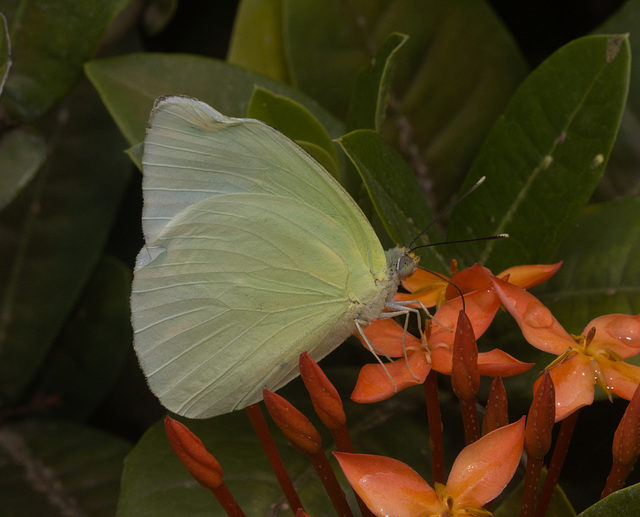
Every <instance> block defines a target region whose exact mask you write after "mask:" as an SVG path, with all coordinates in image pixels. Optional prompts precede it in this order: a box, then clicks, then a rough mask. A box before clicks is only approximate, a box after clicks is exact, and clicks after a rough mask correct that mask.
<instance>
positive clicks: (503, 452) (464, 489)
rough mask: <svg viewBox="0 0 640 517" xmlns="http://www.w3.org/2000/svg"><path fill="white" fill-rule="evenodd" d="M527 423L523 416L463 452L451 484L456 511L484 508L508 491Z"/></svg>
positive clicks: (448, 488)
mask: <svg viewBox="0 0 640 517" xmlns="http://www.w3.org/2000/svg"><path fill="white" fill-rule="evenodd" d="M524 422H525V419H524V417H522V418H521V419H520V420H518V421H517V422H514V423H513V424H510V425H507V426H505V427H500V428H499V429H496V430H495V431H491V432H490V433H489V434H487V435H485V436H483V437H482V438H480V439H479V440H478V441H476V442H474V443H472V444H471V445H468V446H467V447H465V448H464V449H462V452H461V453H460V454H459V455H458V457H457V458H456V461H455V462H454V464H453V466H452V467H451V473H450V474H449V480H448V481H447V493H448V494H449V495H450V496H451V497H453V500H454V501H455V507H456V509H460V508H464V507H466V506H483V505H485V504H486V503H488V502H489V501H491V500H492V499H494V498H495V497H497V496H498V495H499V494H500V493H501V492H502V491H503V490H504V487H506V486H507V483H509V481H510V480H511V478H512V477H513V475H514V473H515V471H516V468H517V467H518V463H519V462H520V455H521V454H522V448H523V446H524Z"/></svg>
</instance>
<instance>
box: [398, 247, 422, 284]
mask: <svg viewBox="0 0 640 517" xmlns="http://www.w3.org/2000/svg"><path fill="white" fill-rule="evenodd" d="M417 267H418V260H417V259H416V256H415V255H414V254H413V253H411V254H407V253H405V254H404V255H402V256H401V257H400V258H399V259H398V263H397V265H396V271H397V273H398V277H399V278H400V279H401V280H404V279H405V278H407V277H409V276H411V275H413V273H415V271H416V269H417Z"/></svg>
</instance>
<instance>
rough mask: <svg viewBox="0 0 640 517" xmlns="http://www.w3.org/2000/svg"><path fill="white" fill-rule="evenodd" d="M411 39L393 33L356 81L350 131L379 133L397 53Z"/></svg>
mask: <svg viewBox="0 0 640 517" xmlns="http://www.w3.org/2000/svg"><path fill="white" fill-rule="evenodd" d="M407 39H408V36H405V35H404V34H397V33H393V34H390V35H389V37H388V38H387V39H386V40H385V42H384V43H383V44H382V45H381V46H380V48H379V49H378V52H377V54H376V57H375V58H374V59H373V61H372V63H371V64H369V65H365V66H364V67H363V68H362V69H361V70H360V72H359V73H358V77H357V79H356V85H355V88H354V90H353V94H352V95H351V102H350V103H349V114H348V116H347V131H352V130H354V129H374V130H376V131H380V129H381V127H382V122H383V120H384V117H385V113H386V111H387V103H388V101H389V95H390V93H391V81H392V79H393V69H394V65H395V63H396V57H397V53H398V51H399V50H400V48H402V46H403V45H404V44H405V42H406V41H407Z"/></svg>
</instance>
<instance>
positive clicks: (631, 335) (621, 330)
mask: <svg viewBox="0 0 640 517" xmlns="http://www.w3.org/2000/svg"><path fill="white" fill-rule="evenodd" d="M605 329H606V331H607V332H608V333H609V335H611V337H613V338H616V339H619V340H620V341H621V342H622V343H624V344H625V345H628V346H640V321H638V320H637V319H636V318H635V317H633V316H627V315H620V317H618V318H615V319H614V320H612V321H610V322H608V323H607V325H606V327H605Z"/></svg>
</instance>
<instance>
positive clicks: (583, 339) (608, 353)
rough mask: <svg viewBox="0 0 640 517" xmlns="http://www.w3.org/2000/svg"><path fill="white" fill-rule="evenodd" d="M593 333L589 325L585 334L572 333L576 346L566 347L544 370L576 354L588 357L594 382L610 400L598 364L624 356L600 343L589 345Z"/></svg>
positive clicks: (606, 384)
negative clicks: (593, 345)
mask: <svg viewBox="0 0 640 517" xmlns="http://www.w3.org/2000/svg"><path fill="white" fill-rule="evenodd" d="M595 335H596V328H595V327H591V328H590V329H589V332H587V335H586V336H582V335H580V336H575V335H572V336H571V337H573V339H575V341H576V346H575V347H574V346H570V347H569V348H567V349H566V350H565V351H564V352H563V353H562V354H560V355H559V356H558V357H556V359H555V360H554V361H552V362H551V363H550V364H549V365H548V366H547V368H546V370H550V369H551V368H553V367H554V366H556V365H558V364H560V363H563V362H564V361H566V360H568V359H570V358H572V357H575V356H576V355H582V356H584V357H587V358H588V359H589V366H591V372H592V373H593V378H594V380H595V383H596V384H597V385H598V386H599V387H600V389H601V390H602V391H603V392H604V393H605V394H606V395H607V397H609V400H611V387H610V386H609V385H608V382H607V378H606V376H605V374H604V372H603V370H602V365H601V364H600V362H601V361H624V358H622V357H621V356H620V355H619V354H617V353H615V352H614V351H613V350H611V349H609V348H607V347H603V346H602V344H599V345H598V346H597V347H595V348H594V347H590V345H591V342H592V341H593V338H594V337H595Z"/></svg>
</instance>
